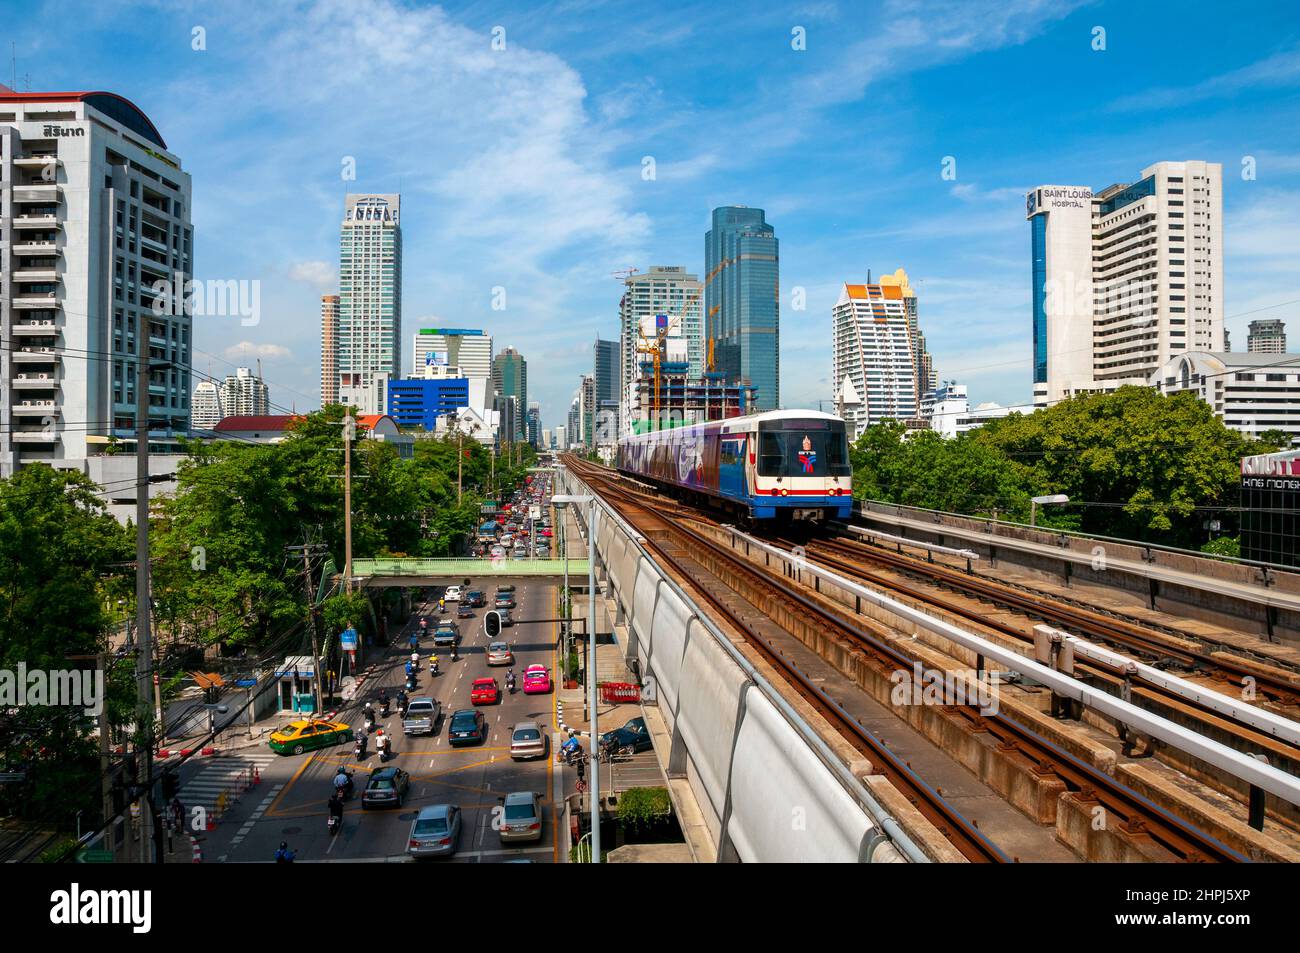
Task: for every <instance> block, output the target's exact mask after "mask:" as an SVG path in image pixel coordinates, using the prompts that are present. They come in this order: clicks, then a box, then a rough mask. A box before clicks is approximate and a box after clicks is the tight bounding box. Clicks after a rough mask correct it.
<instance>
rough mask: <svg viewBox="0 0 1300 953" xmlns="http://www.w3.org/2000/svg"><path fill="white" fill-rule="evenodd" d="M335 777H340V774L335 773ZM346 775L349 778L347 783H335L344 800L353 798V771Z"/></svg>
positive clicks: (336, 789)
mask: <svg viewBox="0 0 1300 953" xmlns="http://www.w3.org/2000/svg"><path fill="white" fill-rule="evenodd" d="M335 777H338V775H335ZM345 777H346V778H347V779H348V780H347V783H346V784H343V785H340V784H338V783H335V785H334V790H335V791H337V792H338V793H339V796H340V797H342V798H343V800H345V801H350V800H352V773H351V772H348V773H347V774H346V775H345Z"/></svg>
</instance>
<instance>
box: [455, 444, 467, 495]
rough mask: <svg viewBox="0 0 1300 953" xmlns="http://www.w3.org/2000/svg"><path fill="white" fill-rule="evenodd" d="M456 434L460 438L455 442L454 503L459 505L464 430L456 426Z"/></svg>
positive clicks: (463, 470)
mask: <svg viewBox="0 0 1300 953" xmlns="http://www.w3.org/2000/svg"><path fill="white" fill-rule="evenodd" d="M456 435H457V436H458V437H459V438H460V439H459V442H458V443H457V444H456V505H457V506H460V494H461V489H460V484H461V476H462V475H463V474H464V472H465V431H463V430H461V429H460V428H459V427H457V428H456Z"/></svg>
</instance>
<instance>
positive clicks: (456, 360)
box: [412, 328, 495, 419]
mask: <svg viewBox="0 0 1300 953" xmlns="http://www.w3.org/2000/svg"><path fill="white" fill-rule="evenodd" d="M412 374H413V376H414V377H430V376H439V375H442V376H447V375H450V376H452V377H463V378H465V380H467V381H468V382H469V405H468V406H469V407H471V408H472V409H473V410H474V413H475V414H477V415H478V416H479V417H482V418H484V419H487V417H486V415H487V413H488V411H491V410H492V409H493V397H494V394H495V391H494V384H493V380H492V336H491V335H489V334H485V333H484V332H483V331H480V330H478V329H476V328H420V329H419V330H418V331H416V332H415V338H414V348H413V349H412Z"/></svg>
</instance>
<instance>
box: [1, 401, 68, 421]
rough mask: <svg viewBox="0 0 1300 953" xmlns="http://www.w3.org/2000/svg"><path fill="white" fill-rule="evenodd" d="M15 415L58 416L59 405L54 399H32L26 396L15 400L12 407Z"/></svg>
mask: <svg viewBox="0 0 1300 953" xmlns="http://www.w3.org/2000/svg"><path fill="white" fill-rule="evenodd" d="M10 410H12V411H13V415H14V416H15V417H57V416H59V405H58V404H56V403H55V402H54V401H52V400H31V399H28V398H24V399H22V400H19V401H15V402H14V404H13V406H12V407H11V408H10Z"/></svg>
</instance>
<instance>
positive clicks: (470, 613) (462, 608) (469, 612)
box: [456, 602, 474, 619]
mask: <svg viewBox="0 0 1300 953" xmlns="http://www.w3.org/2000/svg"><path fill="white" fill-rule="evenodd" d="M456 618H457V619H472V618H474V607H473V606H471V605H469V604H468V603H465V602H462V603H461V604H460V605H459V606H458V607H457V609H456Z"/></svg>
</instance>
